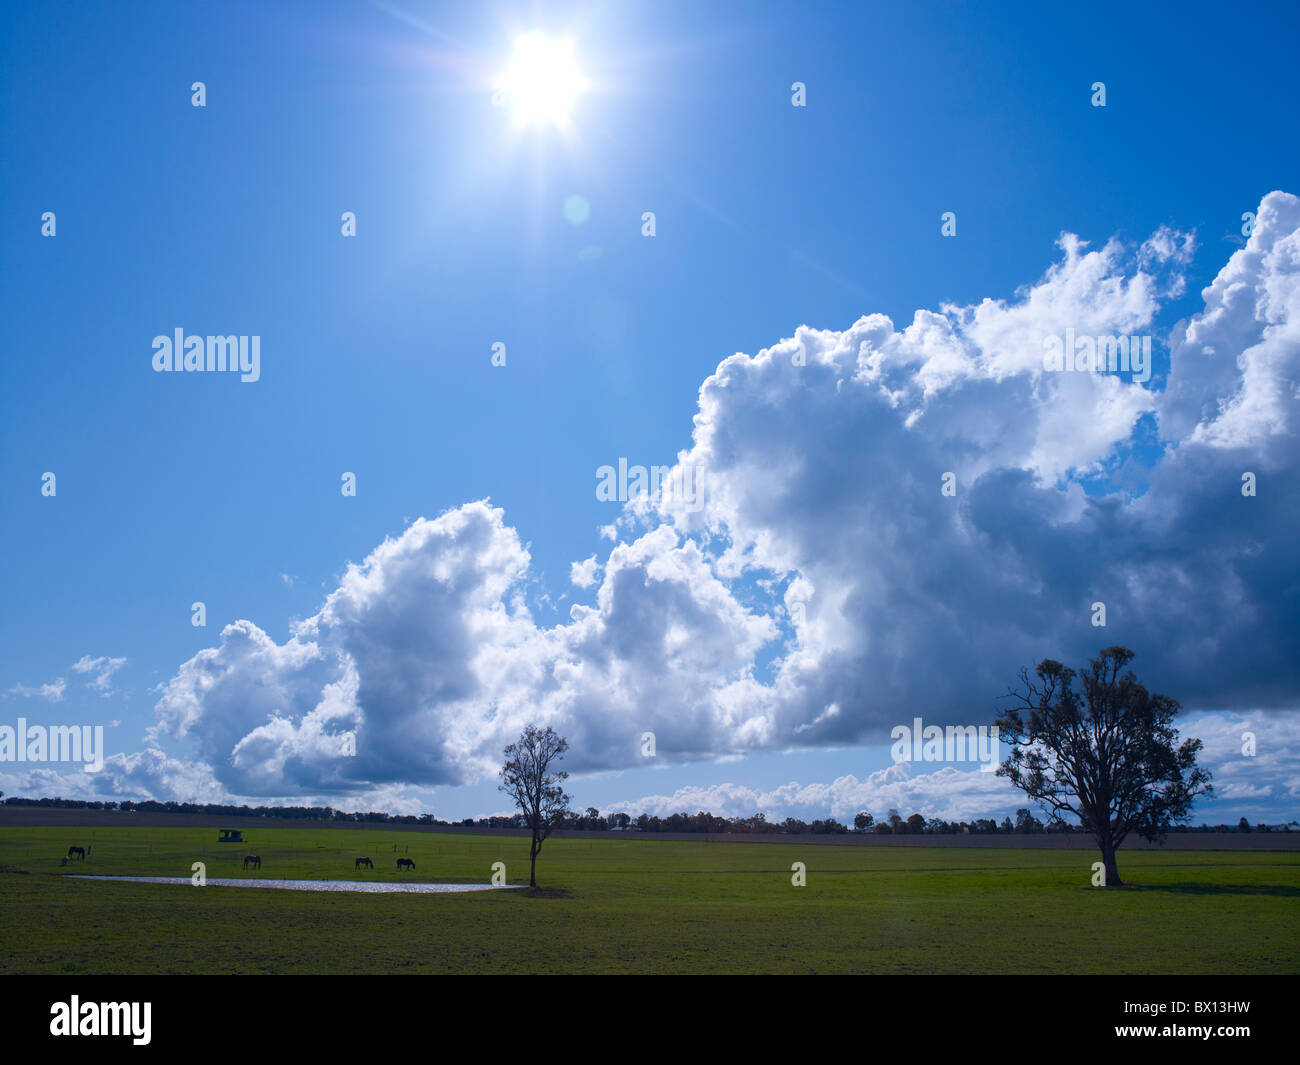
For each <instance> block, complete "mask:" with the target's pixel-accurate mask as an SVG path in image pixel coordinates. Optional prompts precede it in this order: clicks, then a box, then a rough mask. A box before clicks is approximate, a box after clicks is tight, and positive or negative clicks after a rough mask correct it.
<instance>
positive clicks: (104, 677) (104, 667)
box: [72, 655, 126, 695]
mask: <svg viewBox="0 0 1300 1065" xmlns="http://www.w3.org/2000/svg"><path fill="white" fill-rule="evenodd" d="M125 664H126V659H125V658H106V657H100V658H91V657H90V656H89V655H82V657H81V658H80V659H79V660H78V661H76V662H74V663H73V665H72V671H73V672H74V673H89V674H91V677H90V680H88V681H87V682H86V683H87V685H88V686H89V687H91V688H94V689H95V690H96V691H98V692H100V693H101V694H103V695H109V694H111V692H112V690H113V689H112V678H113V674H114V673H116V672H117V671H118V670H119V669H121V668H122V667H123V666H124V665H125Z"/></svg>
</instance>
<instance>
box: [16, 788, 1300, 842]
mask: <svg viewBox="0 0 1300 1065" xmlns="http://www.w3.org/2000/svg"><path fill="white" fill-rule="evenodd" d="M0 802H3V804H4V805H6V806H45V807H54V808H61V809H67V810H136V811H139V812H140V813H160V814H164V813H165V814H207V815H215V816H221V817H279V818H285V819H288V820H299V821H341V822H360V823H364V824H373V823H387V824H394V825H442V826H445V827H447V826H456V827H463V828H527V827H528V826H527V824H526V822H525V820H524V816H523V814H518V813H517V814H513V815H503V816H494V817H480V818H477V819H475V818H472V817H466V818H464V819H463V820H460V821H442V820H439V819H438V818H436V817H434V816H433V814H420V815H418V816H417V815H415V814H389V813H383V812H382V811H373V810H372V811H370V812H367V813H347V812H345V811H343V810H335V809H334V808H333V807H332V806H232V805H228V804H223V803H192V802H156V801H154V800H152V799H148V800H145V801H143V802H132V801H130V800H128V799H123V800H121V801H118V802H111V801H110V802H100V801H97V800H88V799H60V798H55V799H24V798H17V797H15V798H8V799H3V800H0ZM556 827H557V828H561V829H565V830H567V831H570V832H574V831H576V832H610V831H614V832H699V833H710V834H714V835H724V834H730V835H753V834H756V833H782V834H785V835H803V834H805V833H807V834H812V835H843V834H846V833H854V834H862V833H877V834H881V835H887V834H893V835H900V836H907V835H985V834H997V833H1003V834H1012V833H1039V832H1081V831H1083V829H1081V828H1080V827H1079V826H1078V825H1073V824H1070V823H1068V822H1065V821H1059V820H1058V821H1051V820H1049V821H1048V822H1047V823H1046V824H1044V823H1043V822H1042V821H1040V820H1039V819H1038V818H1037V817H1035V816H1034V815H1033V814H1032V813H1031V812H1030V811H1029V810H1027V809H1020V810H1017V811H1016V816H1015V819H1014V820H1012V818H1010V817H1004V818H1003V819H1002V820H1001V821H1000V822H999V821H997V820H994V819H993V818H987V817H980V818H974V819H972V820H970V821H945V820H943V819H942V818H937V817H930V818H927V817H924V816H923V815H921V814H919V813H915V814H912V815H911V816H910V817H908V818H903V817H901V816H899V813H898V811H897V810H890V811H889V813H888V814H887V815H886V816H885V818H883V819H882V820H880V821H877V820H876V819H875V818H874V817H873V816H872V815H871V814H869V813H866V812H863V813H860V814H858V815H857V816H856V817H855V818H854V819H853V824H852V825H851V826H850V825H846V824H841V823H840V822H839V821H836V820H835V818H833V817H829V818H827V819H826V820H824V821H823V820H815V821H801V820H799V818H797V817H787V818H785V819H784V820H783V821H769V820H767V818H766V817H765V816H764V815H763V814H761V813H760V814H754V815H753V816H752V817H718V816H717V815H715V814H710V813H705V812H704V811H700V812H699V813H695V814H688V813H686V812H685V811H683V812H681V813H676V814H669V815H668V816H667V817H657V816H655V815H652V814H644V813H643V814H640V815H638V816H637V817H632V816H631V815H630V814H626V813H612V814H602V813H601V812H600V811H599V810H597V809H596V808H595V807H594V806H589V807H587V809H586V810H585V811H584V812H582V813H579V812H577V811H574V810H567V811H565V813H564V816H563V817H562V818H561V819H560V820H559V821H558V822H557V825H556ZM1296 829H1300V825H1297V824H1296V822H1295V821H1291V822H1290V823H1289V824H1281V823H1279V824H1275V825H1267V824H1264V823H1263V822H1261V823H1259V824H1256V825H1253V826H1252V825H1251V824H1250V822H1249V821H1247V820H1246V818H1244V817H1243V818H1241V819H1240V820H1239V821H1238V822H1237V823H1236V824H1235V825H1226V824H1219V825H1205V824H1203V825H1200V826H1198V827H1193V826H1190V825H1175V826H1173V828H1172V831H1174V832H1285V831H1295V830H1296Z"/></svg>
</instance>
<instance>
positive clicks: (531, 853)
mask: <svg viewBox="0 0 1300 1065" xmlns="http://www.w3.org/2000/svg"><path fill="white" fill-rule="evenodd" d="M539 850H541V848H540V847H538V846H537V837H536V836H534V837H533V843H532V846H531V847H529V848H528V860H529V861H530V862H531V863H532V868H531V869H530V870H529V872H528V886H529V887H536V886H537V852H538V851H539Z"/></svg>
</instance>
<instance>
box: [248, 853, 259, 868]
mask: <svg viewBox="0 0 1300 1065" xmlns="http://www.w3.org/2000/svg"><path fill="white" fill-rule="evenodd" d="M250 865H251V866H252V867H253V868H254V869H261V868H262V859H261V858H259V857H258V856H257V855H256V854H245V855H244V868H245V869H247V868H248V867H249V866H250Z"/></svg>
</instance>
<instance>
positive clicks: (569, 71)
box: [499, 33, 587, 125]
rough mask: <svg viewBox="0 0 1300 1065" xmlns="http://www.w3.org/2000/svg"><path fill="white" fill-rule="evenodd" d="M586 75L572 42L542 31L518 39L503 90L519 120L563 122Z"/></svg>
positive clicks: (502, 83)
mask: <svg viewBox="0 0 1300 1065" xmlns="http://www.w3.org/2000/svg"><path fill="white" fill-rule="evenodd" d="M586 87H587V79H586V78H584V77H583V76H582V74H581V73H580V72H579V70H578V66H577V62H576V60H575V59H574V57H573V44H572V42H570V41H568V40H566V39H563V38H557V37H547V36H546V35H545V34H542V33H527V34H524V35H523V36H522V37H517V38H516V39H515V52H514V56H513V57H512V59H511V62H510V69H509V70H507V71H506V73H505V75H504V76H503V77H502V79H501V83H500V86H499V89H500V91H501V92H502V94H503V95H504V97H505V98H506V99H508V100H509V103H510V106H511V107H512V108H513V110H514V113H515V116H516V118H517V119H518V120H519V121H520V122H525V123H534V122H550V123H554V124H555V125H564V124H566V123H567V122H568V120H569V112H570V110H572V108H573V104H574V102H575V101H576V100H577V98H578V96H579V94H580V93H581V92H582V91H583V90H584V89H585V88H586Z"/></svg>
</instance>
